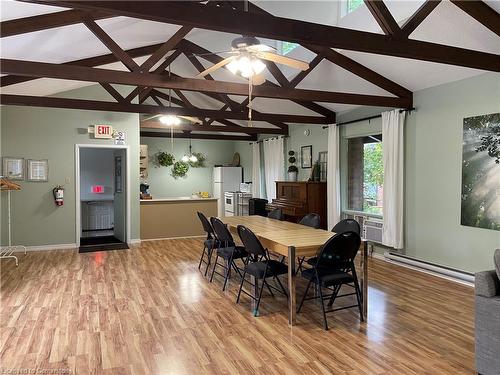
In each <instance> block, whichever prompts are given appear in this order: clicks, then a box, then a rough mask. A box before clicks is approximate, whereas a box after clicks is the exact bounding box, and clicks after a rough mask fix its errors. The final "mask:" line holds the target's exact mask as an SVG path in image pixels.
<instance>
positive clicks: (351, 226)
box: [299, 219, 361, 270]
mask: <svg viewBox="0 0 500 375" xmlns="http://www.w3.org/2000/svg"><path fill="white" fill-rule="evenodd" d="M332 232H334V233H337V234H338V233H346V232H354V233H357V234H358V236H360V235H361V227H360V226H359V223H358V222H357V221H356V220H354V219H344V220H340V221H339V222H338V223H337V224H335V226H334V227H333V228H332ZM307 264H309V265H311V266H314V265H315V264H316V257H313V258H309V259H308V260H307ZM300 266H302V262H301V263H300ZM299 269H300V270H302V268H299Z"/></svg>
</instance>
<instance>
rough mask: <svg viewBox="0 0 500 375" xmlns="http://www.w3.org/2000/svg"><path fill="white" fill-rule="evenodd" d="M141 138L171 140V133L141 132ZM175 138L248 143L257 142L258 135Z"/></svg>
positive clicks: (179, 136)
mask: <svg viewBox="0 0 500 375" xmlns="http://www.w3.org/2000/svg"><path fill="white" fill-rule="evenodd" d="M140 136H141V137H154V138H170V137H171V133H170V132H152V131H141V132H140ZM173 137H174V138H188V139H213V140H226V141H247V142H254V141H256V140H257V134H252V135H248V136H237V135H226V134H198V133H188V132H182V133H173Z"/></svg>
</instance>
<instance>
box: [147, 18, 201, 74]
mask: <svg viewBox="0 0 500 375" xmlns="http://www.w3.org/2000/svg"><path fill="white" fill-rule="evenodd" d="M191 30H193V28H192V27H187V26H182V27H181V28H180V29H179V30H177V31H176V32H175V34H174V35H172V37H171V38H169V39H168V40H167V41H166V42H165V43H163V44H162V46H161V47H160V48H158V49H157V50H156V51H155V53H153V54H152V55H151V56H149V57H148V59H147V60H146V61H144V63H142V64H141V71H145V72H149V70H150V69H151V68H152V67H153V66H154V65H155V64H156V63H157V62H158V61H160V60H161V58H162V57H163V56H165V55H166V54H167V53H168V52H169V51H171V50H173V49H174V48H175V47H176V46H177V44H178V43H179V42H180V41H181V40H182V39H184V37H185V36H186V35H187V34H189V32H190V31H191Z"/></svg>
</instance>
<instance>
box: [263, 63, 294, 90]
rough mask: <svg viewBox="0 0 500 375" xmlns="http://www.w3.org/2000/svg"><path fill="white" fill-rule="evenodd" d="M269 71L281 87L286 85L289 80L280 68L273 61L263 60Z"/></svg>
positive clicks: (288, 83)
mask: <svg viewBox="0 0 500 375" xmlns="http://www.w3.org/2000/svg"><path fill="white" fill-rule="evenodd" d="M265 64H266V66H267V69H268V70H269V73H271V75H272V76H273V77H274V79H275V80H276V81H277V82H278V84H279V85H280V86H281V87H288V86H289V85H290V82H289V81H288V79H287V78H286V77H285V75H284V74H283V72H282V71H281V69H280V68H279V67H278V65H276V64H275V63H274V62H273V61H265Z"/></svg>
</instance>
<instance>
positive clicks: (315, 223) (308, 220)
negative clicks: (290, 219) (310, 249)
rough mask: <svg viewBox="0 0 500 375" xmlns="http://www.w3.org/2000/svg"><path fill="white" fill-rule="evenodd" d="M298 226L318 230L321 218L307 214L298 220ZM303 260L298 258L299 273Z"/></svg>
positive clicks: (303, 258)
mask: <svg viewBox="0 0 500 375" xmlns="http://www.w3.org/2000/svg"><path fill="white" fill-rule="evenodd" d="M299 224H301V225H305V226H307V227H311V228H314V229H319V226H320V224H321V217H320V216H319V215H318V214H307V215H306V216H304V217H303V218H302V219H300V221H299ZM283 258H284V257H283ZM305 259H306V257H302V258H299V266H298V269H299V271H302V263H304V260H305Z"/></svg>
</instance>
